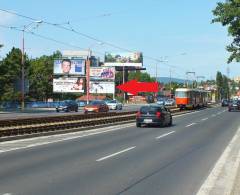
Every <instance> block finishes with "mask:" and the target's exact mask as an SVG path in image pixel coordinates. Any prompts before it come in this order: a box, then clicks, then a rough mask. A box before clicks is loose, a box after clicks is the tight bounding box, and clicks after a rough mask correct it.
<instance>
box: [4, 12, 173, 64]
mask: <svg viewBox="0 0 240 195" xmlns="http://www.w3.org/2000/svg"><path fill="white" fill-rule="evenodd" d="M0 11H3V12H7V13H9V14H13V15H16V16H19V17H22V18H25V19H28V20H33V21H35V20H37V19H36V18H33V17H29V16H26V15H23V14H18V13H16V12H12V11H9V10H5V9H2V8H0ZM42 21H43V23H45V24H47V25H51V26H55V27H57V28H59V29H63V30H66V31H69V32H73V33H75V34H77V35H80V36H82V37H85V38H88V39H91V40H93V41H96V42H101V43H103V44H104V45H108V46H110V47H113V48H115V49H119V50H122V51H126V52H136V51H134V50H130V49H127V48H123V47H120V46H118V45H115V44H113V43H110V42H106V41H102V40H100V39H98V38H95V37H93V36H90V35H87V34H85V33H82V32H79V31H76V30H75V29H74V28H72V27H71V28H67V27H64V26H62V25H59V24H57V23H52V22H48V21H45V20H42ZM143 57H144V58H147V59H150V60H153V61H156V62H161V61H162V60H160V59H158V58H154V57H151V56H147V55H143ZM166 66H168V65H166Z"/></svg>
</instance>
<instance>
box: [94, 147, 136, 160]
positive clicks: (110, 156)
mask: <svg viewBox="0 0 240 195" xmlns="http://www.w3.org/2000/svg"><path fill="white" fill-rule="evenodd" d="M134 148H136V146H133V147H130V148H126V149H124V150H121V151H119V152H116V153H113V154H110V155H108V156H105V157H102V158H99V159H97V160H96V161H97V162H100V161H103V160H106V159H108V158H112V157H114V156H117V155H119V154H122V153H124V152H127V151H129V150H132V149H134Z"/></svg>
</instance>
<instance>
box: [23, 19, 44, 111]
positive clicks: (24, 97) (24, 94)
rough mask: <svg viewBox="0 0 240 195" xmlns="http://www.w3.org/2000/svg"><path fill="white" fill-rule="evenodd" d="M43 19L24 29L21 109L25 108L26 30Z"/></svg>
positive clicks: (25, 26)
mask: <svg viewBox="0 0 240 195" xmlns="http://www.w3.org/2000/svg"><path fill="white" fill-rule="evenodd" d="M42 22H43V21H42V20H38V21H33V22H31V23H30V24H28V25H24V26H23V29H22V60H21V61H22V62H21V63H22V68H21V109H22V110H24V108H25V56H24V55H25V37H24V34H25V31H26V30H28V27H30V25H32V24H34V23H36V24H41V23H42Z"/></svg>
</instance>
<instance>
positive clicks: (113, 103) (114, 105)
mask: <svg viewBox="0 0 240 195" xmlns="http://www.w3.org/2000/svg"><path fill="white" fill-rule="evenodd" d="M106 104H107V105H108V107H109V109H110V110H122V108H123V105H122V103H121V102H119V101H117V100H110V101H107V102H106Z"/></svg>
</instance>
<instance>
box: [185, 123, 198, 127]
mask: <svg viewBox="0 0 240 195" xmlns="http://www.w3.org/2000/svg"><path fill="white" fill-rule="evenodd" d="M196 124H197V123H191V124H189V125H187V126H185V127H191V126H193V125H196Z"/></svg>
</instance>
